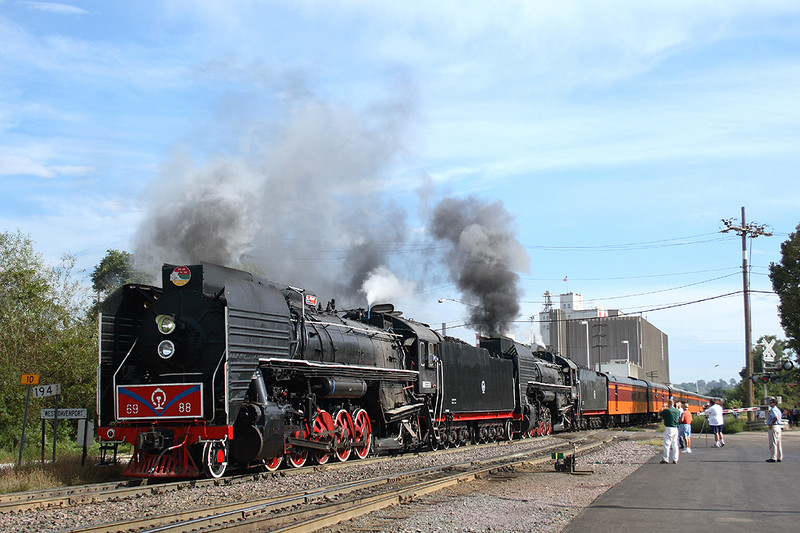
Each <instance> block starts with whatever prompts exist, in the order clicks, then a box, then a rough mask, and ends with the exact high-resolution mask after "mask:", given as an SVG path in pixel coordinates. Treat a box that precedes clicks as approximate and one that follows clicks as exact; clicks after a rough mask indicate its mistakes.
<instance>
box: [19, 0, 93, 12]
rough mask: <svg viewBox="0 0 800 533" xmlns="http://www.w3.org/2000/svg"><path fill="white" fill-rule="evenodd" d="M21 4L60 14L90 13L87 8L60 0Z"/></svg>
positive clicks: (37, 9) (21, 3)
mask: <svg viewBox="0 0 800 533" xmlns="http://www.w3.org/2000/svg"><path fill="white" fill-rule="evenodd" d="M19 4H20V5H23V6H25V7H27V8H28V9H33V10H36V11H47V12H49V13H56V14H58V15H88V14H89V12H88V11H86V10H85V9H81V8H79V7H75V6H72V5H69V4H61V3H58V2H33V1H28V2H19Z"/></svg>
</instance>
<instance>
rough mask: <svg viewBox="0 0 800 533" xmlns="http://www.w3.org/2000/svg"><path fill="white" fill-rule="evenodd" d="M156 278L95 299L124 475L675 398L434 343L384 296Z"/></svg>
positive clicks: (491, 428) (203, 270)
mask: <svg viewBox="0 0 800 533" xmlns="http://www.w3.org/2000/svg"><path fill="white" fill-rule="evenodd" d="M162 277H163V284H162V288H159V287H154V286H149V285H139V284H132V285H125V286H124V287H122V288H120V289H118V290H117V291H116V292H114V293H113V294H112V295H111V296H110V297H109V298H108V299H107V300H106V301H105V302H104V303H103V304H102V306H101V314H100V361H99V367H98V388H97V390H98V398H97V410H98V417H99V426H100V427H99V431H98V434H99V436H100V438H101V439H102V440H103V441H105V442H109V443H119V442H128V443H131V444H133V446H134V454H133V458H132V459H131V462H130V464H129V465H128V468H127V470H126V475H128V476H136V477H197V476H199V475H201V473H204V474H206V475H209V476H211V477H220V476H222V475H223V474H224V473H225V471H226V468H227V467H228V465H231V466H236V467H247V466H263V467H265V468H266V469H267V470H270V471H272V470H275V469H277V468H278V467H280V466H281V464H282V463H283V461H286V462H287V463H288V464H290V465H291V466H293V467H301V466H303V465H304V464H306V462H307V461H309V460H310V459H313V460H314V461H315V462H317V463H319V464H324V463H326V462H327V461H329V460H330V459H331V458H332V457H335V458H336V459H338V460H340V461H346V460H348V459H349V458H351V457H352V456H355V457H359V458H365V457H366V456H367V455H369V454H370V453H401V452H404V451H409V450H418V449H422V448H434V449H435V448H438V447H440V446H443V447H449V446H451V445H452V446H459V445H461V444H465V443H468V442H485V441H491V440H498V439H508V440H510V439H512V438H514V437H515V436H522V437H528V436H536V435H542V434H548V433H550V432H551V431H552V429H553V426H554V425H556V424H560V425H562V426H563V427H564V429H581V428H585V427H595V426H607V425H614V424H618V423H630V422H637V421H644V420H652V419H653V417H654V416H656V413H657V412H658V411H660V408H661V401H662V399H663V396H664V394H666V395H667V396H668V395H669V394H670V393H671V391H670V390H668V389H667V388H666V387H664V386H657V385H656V384H651V383H648V382H645V381H641V380H631V379H628V378H615V377H613V376H608V375H605V374H601V373H597V372H593V371H591V370H588V369H584V368H579V367H577V366H576V365H575V363H573V362H572V361H570V360H567V359H564V358H561V357H559V356H557V355H553V354H549V353H541V352H532V351H531V349H530V348H529V347H528V346H526V345H524V344H520V343H517V342H515V341H513V340H511V339H509V338H505V337H497V338H484V339H481V340H480V343H479V346H471V345H469V344H467V343H465V342H463V341H460V340H458V339H453V338H450V337H442V336H441V335H440V334H439V333H437V332H436V331H434V330H432V329H431V328H430V327H428V326H427V325H425V324H422V323H420V322H415V321H413V320H410V319H407V318H404V317H402V314H401V313H400V312H398V311H395V310H394V308H393V307H392V306H391V305H389V304H382V305H376V306H373V307H372V308H371V309H369V310H365V309H356V310H350V311H338V310H337V309H336V307H335V302H334V301H333V300H332V301H330V302H329V303H328V304H327V305H326V306H325V308H323V306H322V305H321V303H320V302H318V301H317V297H316V295H315V294H313V293H311V292H309V291H306V290H304V289H300V288H296V287H289V286H278V285H276V284H274V283H271V282H269V281H266V280H262V279H258V278H256V277H254V276H252V275H251V274H249V273H246V272H242V271H239V270H234V269H230V268H226V267H221V266H217V265H213V264H208V263H204V264H200V265H192V266H174V265H164V266H163V268H162ZM620 387H621V388H620ZM699 405H700V401H699V400H698V401H697V406H698V409H699Z"/></svg>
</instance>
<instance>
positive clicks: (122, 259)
mask: <svg viewBox="0 0 800 533" xmlns="http://www.w3.org/2000/svg"><path fill="white" fill-rule="evenodd" d="M91 279H92V288H94V290H95V292H96V293H97V299H98V301H99V300H100V299H101V298H102V297H104V296H107V295H108V294H110V293H111V292H113V291H114V290H115V289H117V288H119V287H121V286H122V285H125V284H126V283H145V282H147V281H148V280H147V278H146V276H144V275H143V274H142V273H140V272H137V271H136V270H135V269H134V266H133V256H132V255H131V254H130V253H129V252H124V251H120V250H108V252H107V253H106V255H105V257H103V259H102V260H101V261H100V263H99V264H98V265H97V266H96V267H94V271H93V272H92V276H91Z"/></svg>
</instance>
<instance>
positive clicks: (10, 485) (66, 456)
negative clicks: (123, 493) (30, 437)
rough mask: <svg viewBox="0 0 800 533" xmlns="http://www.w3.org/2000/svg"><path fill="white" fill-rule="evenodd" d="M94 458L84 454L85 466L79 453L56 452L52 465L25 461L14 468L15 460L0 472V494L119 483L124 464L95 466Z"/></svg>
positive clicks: (92, 454)
mask: <svg viewBox="0 0 800 533" xmlns="http://www.w3.org/2000/svg"><path fill="white" fill-rule="evenodd" d="M98 455H99V454H98V453H90V454H88V455H87V457H86V464H85V465H82V464H81V453H80V452H77V453H76V452H74V451H65V452H64V453H59V455H58V457H57V459H56V462H55V463H50V462H47V463H45V464H42V463H41V462H30V461H25V462H23V463H22V465H20V466H17V464H16V462H17V458H16V457H15V458H14V461H13V466H9V467H6V468H2V469H0V494H5V493H9V492H21V491H26V490H41V489H51V488H55V487H66V486H70V485H83V484H87V483H103V482H107V481H118V480H121V479H122V472H123V471H124V470H125V466H126V465H125V464H124V463H125V462H124V461H122V462H120V461H119V460H118V462H117V464H116V465H111V466H96V465H95V462H96V461H97V458H98Z"/></svg>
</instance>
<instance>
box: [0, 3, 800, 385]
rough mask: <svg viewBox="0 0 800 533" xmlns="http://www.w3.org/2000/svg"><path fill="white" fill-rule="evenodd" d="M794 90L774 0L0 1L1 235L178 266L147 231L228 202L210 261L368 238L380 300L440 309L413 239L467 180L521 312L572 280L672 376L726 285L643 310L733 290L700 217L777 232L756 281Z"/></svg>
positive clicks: (720, 316) (797, 71)
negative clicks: (653, 349)
mask: <svg viewBox="0 0 800 533" xmlns="http://www.w3.org/2000/svg"><path fill="white" fill-rule="evenodd" d="M798 94H800V5H798V4H797V3H796V2H792V1H785V2H781V1H764V2H758V3H753V2H745V1H725V2H722V1H720V2H689V1H672V2H646V3H645V2H637V1H630V2H625V1H618V2H545V1H540V2H528V1H518V2H514V1H508V2H481V1H459V2H447V1H445V2H414V1H412V2H402V3H383V2H365V1H358V0H353V1H347V2H316V1H297V2H270V1H263V2H258V1H247V2H245V1H242V2H237V1H226V2H222V1H220V2H202V1H199V2H194V1H192V2H189V1H167V2H124V1H122V2H105V1H95V2H63V3H55V2H36V1H14V0H0V180H1V181H0V183H2V192H3V194H2V195H0V230H2V231H15V230H17V229H19V230H21V231H22V232H23V233H25V234H29V235H30V236H31V237H32V238H33V240H34V241H35V242H36V247H37V250H39V251H41V252H42V253H43V254H44V255H45V257H46V258H48V260H51V261H53V262H55V261H57V259H58V258H59V257H60V256H61V255H62V254H64V253H71V254H74V255H75V256H76V257H77V261H78V266H79V267H80V268H82V269H85V270H87V271H91V269H92V268H93V266H94V265H95V264H97V263H98V262H99V260H100V259H101V258H102V257H103V255H104V254H105V251H106V250H107V249H110V248H116V249H124V250H130V251H134V250H136V249H137V248H138V249H140V250H142V249H144V248H147V251H148V252H149V254H150V257H149V259H150V260H151V262H152V263H154V264H155V263H158V262H161V261H181V260H185V259H184V258H182V257H180V256H179V254H178V253H177V252H176V251H175V250H176V248H175V246H174V245H173V244H167V243H162V244H163V248H159V247H158V246H149V245H143V244H142V243H148V244H152V243H153V242H156V241H158V240H159V238H160V237H163V236H165V235H166V234H167V233H176V232H177V230H176V225H177V224H178V222H176V221H179V220H184V219H185V218H187V217H190V216H195V215H198V214H202V213H204V212H205V213H209V212H212V213H214V214H217V213H219V214H222V213H225V214H227V213H228V211H226V209H227V208H231V207H235V211H236V212H235V213H233V218H230V217H222V216H220V217H218V219H215V220H213V221H212V222H214V224H213V227H215V228H219V227H220V226H226V225H228V226H229V227H235V228H236V229H237V230H240V231H238V232H237V233H236V238H235V239H232V240H229V244H230V249H227V248H226V249H225V250H224V252H225V253H226V254H228V256H230V257H238V258H239V259H242V258H243V259H244V260H245V261H250V260H252V261H255V262H259V263H260V264H261V265H262V267H264V268H265V269H268V270H269V271H268V272H266V274H267V275H268V276H269V277H273V279H275V277H274V276H276V275H278V276H283V277H287V278H288V276H290V275H291V273H292V272H296V273H298V275H299V274H301V273H304V272H305V267H302V266H298V265H299V264H300V263H303V262H304V261H309V262H313V263H314V267H315V268H316V269H318V270H319V269H322V270H324V269H326V268H328V267H330V269H331V270H337V269H343V268H344V267H343V265H342V264H341V263H340V262H341V257H340V256H339V255H338V254H339V252H340V251H341V250H342V249H343V247H344V246H352V245H364V247H365V248H364V249H367V250H369V248H368V247H367V244H370V243H375V242H383V244H384V245H385V249H382V250H380V251H381V252H383V253H384V255H388V256H389V257H390V258H391V259H390V263H389V264H387V267H388V268H389V269H390V271H391V272H392V273H393V275H394V277H395V278H396V281H397V286H398V288H401V289H405V291H406V292H407V293H411V295H410V296H409V295H405V296H399V295H398V296H396V300H397V301H398V302H399V304H398V305H399V307H401V308H403V309H405V310H406V314H407V315H410V316H413V317H414V318H417V319H419V320H423V321H426V322H430V323H432V324H439V323H441V322H445V321H446V322H448V323H449V324H451V326H452V325H455V324H457V323H459V321H462V320H463V314H464V309H463V307H464V306H461V305H459V304H456V303H453V302H447V303H445V304H437V303H436V301H437V299H438V298H454V299H459V298H460V297H461V295H460V294H459V292H458V291H457V290H456V288H455V286H454V285H453V284H452V283H451V282H450V281H449V280H448V279H447V275H446V272H445V270H444V269H443V268H442V267H441V265H440V264H438V257H437V254H441V253H442V248H441V247H435V246H434V247H430V246H427V247H426V246H423V245H422V244H421V243H422V242H423V241H422V240H421V238H417V237H415V236H418V235H423V234H424V233H425V229H426V223H427V221H428V220H429V217H430V212H431V209H432V206H434V205H435V204H436V202H437V201H438V200H441V199H442V198H446V197H449V196H455V197H464V196H468V195H472V196H475V197H477V198H480V199H482V200H484V201H486V202H488V203H492V202H501V204H502V206H503V208H504V209H505V210H506V211H507V212H508V214H509V215H510V216H511V217H512V218H513V227H514V231H515V235H516V237H517V239H518V241H519V243H520V244H521V245H522V247H523V248H524V249H525V250H526V251H527V255H528V259H529V260H528V262H527V265H528V266H527V269H525V268H524V265H520V270H519V271H520V276H521V282H520V284H519V290H520V300H521V313H520V316H519V320H520V321H522V322H524V320H525V319H527V318H528V317H530V316H531V315H534V314H538V312H539V310H540V309H541V306H542V293H544V291H545V290H549V291H551V292H553V293H555V294H558V293H560V292H565V291H567V290H571V291H574V292H580V293H582V294H583V296H584V299H585V300H586V301H587V303H588V304H589V305H601V306H604V307H608V308H620V309H622V310H624V311H627V312H631V313H633V312H641V311H645V313H644V315H645V316H646V317H647V318H648V320H650V321H651V322H652V323H653V324H655V325H656V326H657V327H659V328H660V329H662V330H663V331H664V332H666V333H667V334H668V335H669V339H670V355H671V361H672V365H671V372H672V379H673V381H676V382H680V381H688V380H694V379H706V380H709V379H718V378H725V379H730V378H733V377H736V376H737V373H738V370H739V369H740V368H741V367H742V365H743V359H744V357H743V356H744V353H743V352H744V332H743V312H742V298H741V295H740V294H737V295H735V296H732V297H727V298H716V299H712V300H709V301H707V302H705V303H698V304H693V305H686V306H681V307H676V308H672V309H669V310H659V311H650V310H652V309H656V308H660V307H664V306H666V305H671V304H676V303H686V302H692V301H696V300H702V299H707V298H712V297H715V296H718V295H722V294H726V293H729V292H734V291H739V290H741V284H742V281H741V273H740V265H741V244H740V240H739V239H738V238H737V237H736V236H735V235H731V234H721V233H719V230H720V228H721V227H722V225H721V223H720V220H721V219H723V218H731V217H733V218H736V219H738V217H739V215H740V209H741V207H742V206H745V208H746V214H747V219H748V221H757V222H760V223H763V224H768V225H769V227H770V228H771V230H772V231H773V233H774V236H773V237H759V238H758V239H755V240H754V241H753V242H752V248H751V253H752V255H751V262H752V266H753V270H752V281H751V285H752V288H753V289H754V290H759V291H768V290H769V289H770V284H769V279H768V277H767V276H766V273H767V267H768V265H769V263H770V262H772V261H778V260H779V258H780V255H779V254H780V251H779V250H780V243H781V242H782V241H784V240H785V239H786V237H787V235H788V234H789V233H790V232H792V231H794V229H795V227H796V226H797V224H798V222H800V210H798V206H800V187H798V185H797V170H798V158H799V157H800V155H799V154H800V150H799V148H800V104H799V103H798V96H797V95H798ZM188 198H192V199H193V200H194V201H195V203H192V204H187V201H188V200H187V199H188ZM209 198H210V199H213V200H214V202H213V203H212V204H208V203H206V204H202V205H205V206H206V209H205V210H199V212H198V208H197V206H198V205H200V204H198V203H197V202H199V201H200V200H201V199H209ZM167 213H170V214H174V215H176V216H175V217H173V218H165V216H164V215H165V214H167ZM159 217H161V218H159ZM156 219H158V220H159V223H158V224H156V223H155V222H154V220H156ZM345 220H349V221H350V222H351V223H350V224H345V223H344V222H343V221H345ZM204 222H209V221H207V220H206V221H204ZM359 224H360V226H361V232H360V233H359V231H355V230H354V229H353V228H354V226H359ZM210 226H211V224H210ZM392 228H394V229H396V231H397V233H405V234H407V235H409V237H407V238H405V239H403V240H402V243H399V244H398V245H397V246H392V245H391V243H392V242H394V241H393V239H394V238H396V237H397V236H396V235H392V236H390V235H389V234H390V233H392V231H391V230H392ZM378 230H380V231H378ZM340 246H341V247H342V248H340ZM387 250H392V252H390V253H388V254H387V253H386V252H387ZM371 251H376V250H375V249H372V250H371ZM216 252H219V249H218V248H215V247H211V249H209V250H208V251H207V253H208V254H213V253H216ZM312 252H314V253H312ZM198 253H200V252H198ZM170 255H173V257H169V256H170ZM277 255H280V256H281V259H282V262H278V263H280V264H278V263H275V264H274V265H273V264H272V263H270V262H269V261H266V260H264V261H265V262H261V258H264V257H267V256H269V257H272V258H274V257H275V256H277ZM422 264H424V265H425V268H424V269H417V270H415V272H414V275H411V274H410V273H409V272H410V271H411V270H414V268H416V267H418V266H419V265H422ZM332 265H333V266H332ZM412 267H414V268H412ZM293 268H294V269H295V270H292V269H293ZM273 269H274V270H273ZM423 272H424V275H422V273H423ZM276 273H279V274H276ZM565 277H567V278H568V281H567V282H564V281H563V279H564V278H565ZM412 278H413V279H412ZM286 281H287V282H289V283H291V282H292V281H293V280H292V279H286ZM634 295H638V296H634ZM335 296H336V295H335V294H330V295H328V294H326V295H324V297H325V298H328V297H335ZM776 304H777V298H776V297H775V296H774V295H768V294H761V293H758V294H754V295H753V336H754V339H757V338H758V337H759V336H760V335H763V334H776V335H779V336H781V337H782V336H783V334H782V331H781V330H780V325H779V320H778V317H777V311H776ZM525 328H526V325H525V324H524V323H520V324H519V331H517V332H516V334H517V337H518V338H523V337H524V336H525V335H527V334H528V333H526V329H525ZM456 331H457V330H452V332H453V333H455V332H456ZM466 336H468V334H466ZM716 365H719V366H716Z"/></svg>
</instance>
